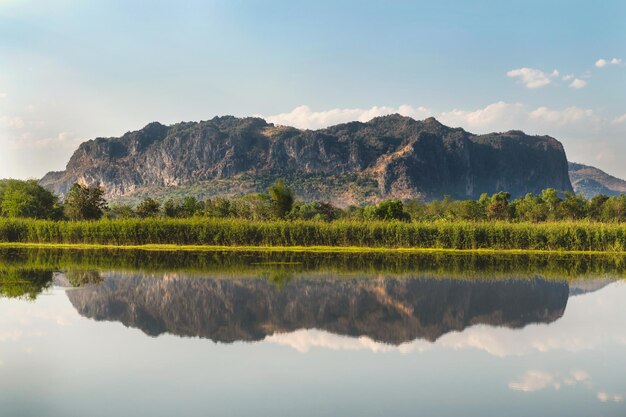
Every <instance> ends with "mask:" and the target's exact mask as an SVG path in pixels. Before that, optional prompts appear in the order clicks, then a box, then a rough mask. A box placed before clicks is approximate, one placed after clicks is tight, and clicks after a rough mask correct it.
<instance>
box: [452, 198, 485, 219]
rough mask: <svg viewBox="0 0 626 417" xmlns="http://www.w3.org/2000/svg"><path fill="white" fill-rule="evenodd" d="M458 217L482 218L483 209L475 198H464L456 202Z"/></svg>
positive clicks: (483, 215) (483, 216) (483, 214)
mask: <svg viewBox="0 0 626 417" xmlns="http://www.w3.org/2000/svg"><path fill="white" fill-rule="evenodd" d="M457 215H458V217H459V218H461V219H463V220H482V219H484V218H485V209H484V208H483V207H482V206H481V205H480V203H479V202H478V201H476V200H464V201H460V202H459V204H458V214H457Z"/></svg>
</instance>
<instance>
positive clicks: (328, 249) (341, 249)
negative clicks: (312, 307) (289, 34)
mask: <svg viewBox="0 0 626 417" xmlns="http://www.w3.org/2000/svg"><path fill="white" fill-rule="evenodd" d="M0 248H15V249H22V248H23V249H79V250H97V249H121V250H140V251H159V252H161V251H166V252H167V251H187V252H305V253H306V252H310V253H416V254H419V253H443V254H445V253H449V254H454V253H459V254H485V255H489V254H493V255H496V254H512V255H516V254H528V255H539V254H563V255H594V254H597V255H600V254H608V255H625V256H626V252H624V251H621V250H620V251H609V250H604V251H594V250H562V249H558V250H551V249H543V250H539V249H449V248H404V247H398V248H395V247H391V248H384V247H363V246H237V245H231V246H217V245H174V244H145V245H102V244H85V243H17V242H0Z"/></svg>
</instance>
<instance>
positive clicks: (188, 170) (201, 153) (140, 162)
mask: <svg viewBox="0 0 626 417" xmlns="http://www.w3.org/2000/svg"><path fill="white" fill-rule="evenodd" d="M276 178H286V179H287V180H288V182H289V183H290V184H291V185H292V186H293V187H294V190H295V191H296V195H297V196H298V197H299V198H302V199H304V200H312V199H322V200H328V201H334V202H335V203H337V204H338V205H348V204H359V203H361V202H365V201H379V200H381V199H385V198H399V199H408V198H421V199H424V200H429V199H433V198H441V197H443V196H444V195H450V196H452V197H454V198H477V197H478V196H479V195H480V194H482V193H483V192H487V193H490V194H492V193H495V192H498V191H508V192H510V193H511V194H512V195H513V196H518V195H524V194H526V193H528V192H539V191H540V190H542V189H544V188H556V189H558V190H562V191H572V187H571V183H570V180H569V175H568V171H567V158H566V156H565V151H564V149H563V146H562V144H561V143H560V142H559V141H557V140H556V139H554V138H552V137H549V136H529V135H526V134H524V133H523V132H521V131H517V130H511V131H508V132H503V133H489V134H485V135H475V134H472V133H470V132H467V131H465V130H463V129H461V128H451V127H447V126H445V125H443V124H441V123H440V122H439V121H437V120H436V119H434V118H428V119H425V120H422V121H418V120H414V119H411V118H409V117H404V116H401V115H398V114H394V115H388V116H381V117H377V118H374V119H372V120H370V121H368V122H348V123H343V124H339V125H335V126H330V127H327V128H324V129H318V130H301V129H297V128H294V127H290V126H281V125H274V124H272V123H268V122H266V121H265V120H263V119H261V118H256V117H245V118H236V117H233V116H222V117H215V118H213V119H211V120H207V121H201V122H181V123H177V124H173V125H170V126H165V125H162V124H160V123H158V122H153V123H150V124H148V125H146V126H145V127H144V128H143V129H140V130H138V131H133V132H127V133H126V134H124V135H123V136H121V137H119V138H96V139H92V140H89V141H86V142H83V143H82V144H81V145H80V146H79V148H78V149H77V150H76V152H74V154H73V155H72V157H71V158H70V161H69V162H68V164H67V167H66V170H65V171H59V172H50V173H48V174H46V176H44V178H42V179H41V180H40V183H41V184H42V185H44V186H45V187H47V188H49V189H51V190H52V191H54V192H55V193H57V194H60V195H63V194H65V193H66V192H67V191H68V189H69V188H70V187H71V185H72V184H73V183H75V182H81V183H85V184H97V183H100V184H102V185H103V186H104V187H105V192H106V196H107V197H108V198H110V199H118V198H125V197H128V196H132V195H133V194H135V195H137V194H141V192H142V191H144V192H147V193H151V194H153V193H154V192H155V190H159V189H171V188H172V187H174V188H176V187H179V188H180V189H185V188H187V189H193V188H194V187H196V188H203V192H204V193H205V195H203V197H209V196H211V195H219V194H226V195H229V194H230V195H233V194H242V193H248V192H258V191H264V190H265V188H266V187H267V185H268V184H270V183H271V182H273V180H275V179H276ZM157 194H158V192H157Z"/></svg>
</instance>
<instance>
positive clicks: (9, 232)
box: [0, 219, 626, 253]
mask: <svg viewBox="0 0 626 417" xmlns="http://www.w3.org/2000/svg"><path fill="white" fill-rule="evenodd" d="M0 243H2V244H4V245H16V244H17V245H44V246H56V247H81V248H101V247H102V248H105V247H108V248H111V247H128V248H142V249H153V250H173V249H176V250H180V249H187V250H199V249H211V250H225V249H236V250H259V249H264V250H280V251H338V250H340V251H353V252H358V251H391V250H393V251H397V252H402V251H428V250H448V251H485V252H486V251H492V252H496V251H525V252H535V251H537V252H544V251H548V252H549V251H558V252H570V253H578V252H580V253H583V252H585V253H587V252H615V253H618V252H624V251H625V250H626V225H623V224H618V223H593V222H587V221H580V222H553V223H540V224H534V223H509V222H465V221H455V222H434V223H425V222H413V223H406V222H395V221H367V222H360V221H335V222H331V223H325V222H316V221H268V222H261V221H248V220H239V219H177V220H169V219H146V220H115V221H109V220H102V221H97V222H54V221H45V220H26V219H24V220H22V219H15V220H14V219H2V220H0Z"/></svg>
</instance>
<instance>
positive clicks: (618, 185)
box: [569, 162, 626, 198]
mask: <svg viewBox="0 0 626 417" xmlns="http://www.w3.org/2000/svg"><path fill="white" fill-rule="evenodd" d="M569 176H570V179H571V180H572V186H573V187H574V192H576V193H577V194H583V195H584V196H585V197H587V198H592V197H594V196H596V195H598V194H604V195H608V196H614V195H619V194H625V193H626V181H624V180H622V179H619V178H616V177H614V176H612V175H609V174H607V173H606V172H604V171H601V170H599V169H598V168H595V167H592V166H588V165H583V164H577V163H574V162H570V163H569Z"/></svg>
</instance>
